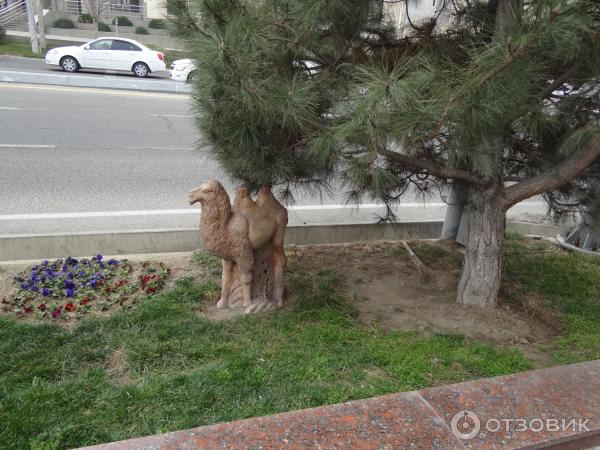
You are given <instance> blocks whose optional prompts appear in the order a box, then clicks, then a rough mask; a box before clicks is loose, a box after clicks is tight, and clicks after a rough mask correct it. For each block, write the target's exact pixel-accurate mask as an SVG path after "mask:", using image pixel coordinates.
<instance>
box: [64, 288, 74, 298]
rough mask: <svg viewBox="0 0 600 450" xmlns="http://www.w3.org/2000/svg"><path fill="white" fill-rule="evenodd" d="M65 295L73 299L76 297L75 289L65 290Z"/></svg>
mask: <svg viewBox="0 0 600 450" xmlns="http://www.w3.org/2000/svg"><path fill="white" fill-rule="evenodd" d="M65 295H66V296H67V297H73V296H74V295H75V289H73V288H68V289H66V290H65Z"/></svg>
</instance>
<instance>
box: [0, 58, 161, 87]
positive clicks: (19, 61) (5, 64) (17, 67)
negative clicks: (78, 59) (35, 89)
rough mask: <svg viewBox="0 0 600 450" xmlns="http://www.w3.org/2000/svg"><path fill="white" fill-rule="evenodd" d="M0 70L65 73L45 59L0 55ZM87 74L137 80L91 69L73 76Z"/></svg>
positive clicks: (156, 74) (123, 74)
mask: <svg viewBox="0 0 600 450" xmlns="http://www.w3.org/2000/svg"><path fill="white" fill-rule="evenodd" d="M0 70H10V71H18V72H41V73H64V72H63V71H62V69H61V68H59V67H55V66H49V65H48V64H46V63H45V62H44V60H43V59H37V58H22V57H19V56H6V55H0ZM86 73H87V74H90V73H93V74H96V75H103V76H105V77H119V78H135V77H134V75H133V74H132V73H125V72H114V71H103V70H90V69H82V70H80V71H79V72H77V73H75V74H72V75H74V76H77V75H83V74H86ZM148 79H153V80H156V79H161V80H163V79H164V80H168V79H169V73H168V71H165V72H156V73H152V74H150V76H149V77H148ZM138 81H143V80H138Z"/></svg>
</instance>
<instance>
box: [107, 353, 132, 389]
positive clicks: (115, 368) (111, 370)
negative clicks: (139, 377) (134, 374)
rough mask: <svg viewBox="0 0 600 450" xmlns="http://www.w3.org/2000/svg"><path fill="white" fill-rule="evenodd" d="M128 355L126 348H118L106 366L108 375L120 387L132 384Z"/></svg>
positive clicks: (109, 356) (109, 357) (110, 356)
mask: <svg viewBox="0 0 600 450" xmlns="http://www.w3.org/2000/svg"><path fill="white" fill-rule="evenodd" d="M126 357H127V353H126V351H125V349H124V348H121V347H119V348H117V349H115V350H114V351H112V352H111V353H110V355H108V357H107V358H106V363H105V366H106V368H107V372H108V375H109V376H110V377H111V378H112V379H113V381H114V382H115V383H116V384H118V385H124V384H130V383H131V381H132V380H131V377H130V374H129V369H128V367H127V361H126Z"/></svg>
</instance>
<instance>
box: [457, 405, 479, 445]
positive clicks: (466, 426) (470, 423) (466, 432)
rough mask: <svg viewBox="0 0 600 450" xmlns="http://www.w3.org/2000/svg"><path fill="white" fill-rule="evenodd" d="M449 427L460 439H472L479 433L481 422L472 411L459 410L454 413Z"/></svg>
mask: <svg viewBox="0 0 600 450" xmlns="http://www.w3.org/2000/svg"><path fill="white" fill-rule="evenodd" d="M450 428H452V433H454V436H456V437H457V438H460V439H465V440H466V439H473V438H474V437H475V436H477V435H478V434H479V429H480V428H481V422H480V421H479V417H477V414H475V413H474V412H472V411H467V410H465V411H459V412H457V413H456V414H454V417H453V418H452V422H450Z"/></svg>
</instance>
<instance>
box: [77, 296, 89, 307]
mask: <svg viewBox="0 0 600 450" xmlns="http://www.w3.org/2000/svg"><path fill="white" fill-rule="evenodd" d="M89 302H90V299H89V298H87V297H86V298H84V299H83V300H81V301H80V302H79V304H80V305H87V304H88V303H89Z"/></svg>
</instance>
